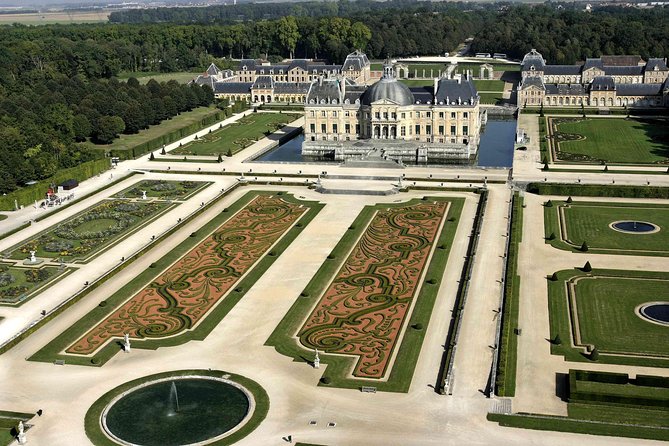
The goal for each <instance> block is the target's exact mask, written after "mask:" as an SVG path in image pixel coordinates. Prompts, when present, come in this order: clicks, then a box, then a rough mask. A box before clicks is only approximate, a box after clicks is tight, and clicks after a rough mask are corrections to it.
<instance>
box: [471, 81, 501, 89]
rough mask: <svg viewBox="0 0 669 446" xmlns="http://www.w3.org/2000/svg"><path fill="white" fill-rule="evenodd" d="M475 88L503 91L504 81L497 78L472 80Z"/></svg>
mask: <svg viewBox="0 0 669 446" xmlns="http://www.w3.org/2000/svg"><path fill="white" fill-rule="evenodd" d="M472 82H474V86H475V87H476V90H477V91H479V92H481V91H500V92H501V91H504V81H497V80H484V79H480V80H476V79H475V80H473V81H472Z"/></svg>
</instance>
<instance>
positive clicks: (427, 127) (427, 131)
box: [425, 125, 432, 135]
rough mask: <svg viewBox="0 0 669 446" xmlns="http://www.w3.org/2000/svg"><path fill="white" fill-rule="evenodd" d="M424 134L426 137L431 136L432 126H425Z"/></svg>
mask: <svg viewBox="0 0 669 446" xmlns="http://www.w3.org/2000/svg"><path fill="white" fill-rule="evenodd" d="M425 134H426V135H431V134H432V126H431V125H426V126H425Z"/></svg>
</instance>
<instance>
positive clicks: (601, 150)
mask: <svg viewBox="0 0 669 446" xmlns="http://www.w3.org/2000/svg"><path fill="white" fill-rule="evenodd" d="M557 130H558V132H559V133H563V134H569V135H580V137H581V138H582V139H577V140H570V141H561V142H559V151H560V152H565V153H568V154H573V155H585V156H587V157H589V158H591V159H593V160H602V161H606V162H610V163H630V164H634V163H636V164H654V163H666V162H668V161H669V120H666V119H623V118H596V119H594V118H590V119H574V120H564V121H562V122H560V123H558V124H557Z"/></svg>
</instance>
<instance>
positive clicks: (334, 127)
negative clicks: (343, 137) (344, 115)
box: [332, 124, 337, 133]
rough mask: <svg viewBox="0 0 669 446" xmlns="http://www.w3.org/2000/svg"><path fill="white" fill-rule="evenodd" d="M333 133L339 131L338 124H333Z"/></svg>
mask: <svg viewBox="0 0 669 446" xmlns="http://www.w3.org/2000/svg"><path fill="white" fill-rule="evenodd" d="M332 133H337V124H332Z"/></svg>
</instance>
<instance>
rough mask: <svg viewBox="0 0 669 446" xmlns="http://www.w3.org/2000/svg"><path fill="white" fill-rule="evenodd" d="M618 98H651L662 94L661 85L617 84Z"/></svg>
mask: <svg viewBox="0 0 669 446" xmlns="http://www.w3.org/2000/svg"><path fill="white" fill-rule="evenodd" d="M616 94H617V95H618V96H652V95H661V94H662V84H617V85H616Z"/></svg>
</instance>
